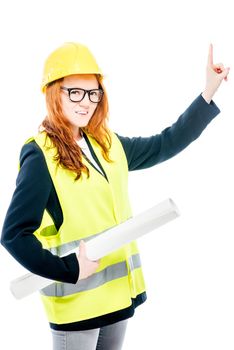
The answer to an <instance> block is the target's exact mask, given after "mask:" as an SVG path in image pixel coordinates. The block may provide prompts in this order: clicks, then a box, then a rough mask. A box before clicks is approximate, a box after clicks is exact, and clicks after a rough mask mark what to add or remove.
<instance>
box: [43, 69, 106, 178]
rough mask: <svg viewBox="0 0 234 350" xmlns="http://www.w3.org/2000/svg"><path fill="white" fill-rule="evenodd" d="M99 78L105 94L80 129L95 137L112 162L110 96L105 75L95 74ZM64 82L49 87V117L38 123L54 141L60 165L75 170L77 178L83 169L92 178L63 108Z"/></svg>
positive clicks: (104, 155)
mask: <svg viewBox="0 0 234 350" xmlns="http://www.w3.org/2000/svg"><path fill="white" fill-rule="evenodd" d="M96 78H97V81H98V83H99V87H100V88H102V89H103V91H104V94H103V97H102V100H101V101H100V102H99V103H98V106H97V108H96V110H95V112H94V114H93V116H92V118H91V119H90V121H89V123H88V125H87V126H86V127H84V128H81V129H82V130H83V131H84V132H85V133H86V134H88V135H90V136H92V137H93V138H94V139H95V140H96V142H97V143H98V144H99V146H100V147H101V149H102V155H103V157H104V159H105V160H106V161H108V162H112V160H111V159H110V157H109V150H110V147H111V136H110V131H109V128H108V126H107V121H108V117H109V107H108V99H107V95H106V90H105V87H104V85H103V81H102V77H101V76H99V75H96ZM62 81H63V78H62V79H58V80H56V81H54V82H52V83H50V84H49V85H48V86H47V88H46V106H47V116H46V117H45V119H44V120H43V121H42V123H41V125H40V126H39V131H42V130H44V131H45V132H46V134H47V135H46V139H47V136H49V138H50V140H51V141H52V147H55V148H56V150H57V153H56V155H55V157H54V160H55V161H56V162H57V165H60V166H62V167H63V168H66V169H69V170H71V171H73V172H75V173H76V177H75V180H78V179H79V178H80V177H81V175H82V172H83V173H86V174H87V176H88V177H89V169H88V168H87V167H86V165H85V164H83V163H82V153H81V150H80V147H79V146H78V145H77V143H76V141H75V140H74V136H73V133H72V128H71V125H70V124H69V122H68V120H67V118H66V117H65V115H64V114H63V111H62V103H61V97H60V94H61V90H60V87H61V85H62Z"/></svg>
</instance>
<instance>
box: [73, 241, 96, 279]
mask: <svg viewBox="0 0 234 350" xmlns="http://www.w3.org/2000/svg"><path fill="white" fill-rule="evenodd" d="M76 256H77V259H78V261H79V267H80V273H79V279H78V280H82V279H85V278H87V277H89V276H91V275H92V274H93V273H94V272H95V271H96V270H97V268H98V266H99V261H92V260H89V259H88V257H87V255H86V246H85V242H84V241H81V242H80V245H79V254H78V253H77V254H76Z"/></svg>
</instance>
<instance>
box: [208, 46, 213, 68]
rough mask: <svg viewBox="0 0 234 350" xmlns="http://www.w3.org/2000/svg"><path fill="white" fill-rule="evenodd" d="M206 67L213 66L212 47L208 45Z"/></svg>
mask: <svg viewBox="0 0 234 350" xmlns="http://www.w3.org/2000/svg"><path fill="white" fill-rule="evenodd" d="M207 64H208V66H212V65H213V45H212V44H210V46H209V54H208V61H207Z"/></svg>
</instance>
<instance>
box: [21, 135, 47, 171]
mask: <svg viewBox="0 0 234 350" xmlns="http://www.w3.org/2000/svg"><path fill="white" fill-rule="evenodd" d="M28 162H30V163H38V164H39V165H43V164H45V158H44V155H43V152H42V150H41V148H40V147H39V146H38V144H37V143H36V142H35V140H34V138H30V139H28V140H27V141H26V143H25V144H24V145H23V146H22V148H21V151H20V166H22V165H23V164H25V163H28Z"/></svg>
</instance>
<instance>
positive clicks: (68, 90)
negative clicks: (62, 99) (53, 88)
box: [60, 86, 104, 103]
mask: <svg viewBox="0 0 234 350" xmlns="http://www.w3.org/2000/svg"><path fill="white" fill-rule="evenodd" d="M60 89H61V90H65V91H67V92H68V96H69V99H70V101H71V102H74V103H77V102H81V101H82V100H83V99H84V98H85V95H86V94H88V97H89V101H90V102H92V103H99V102H101V100H102V97H103V95H104V91H103V90H102V89H101V88H99V89H91V90H85V89H82V88H67V87H65V86H60ZM72 90H81V91H83V92H84V95H83V97H82V99H81V100H79V101H73V100H72V98H71V92H72ZM94 91H99V92H100V100H99V101H97V102H94V101H92V100H91V98H90V94H91V93H92V92H94Z"/></svg>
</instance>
